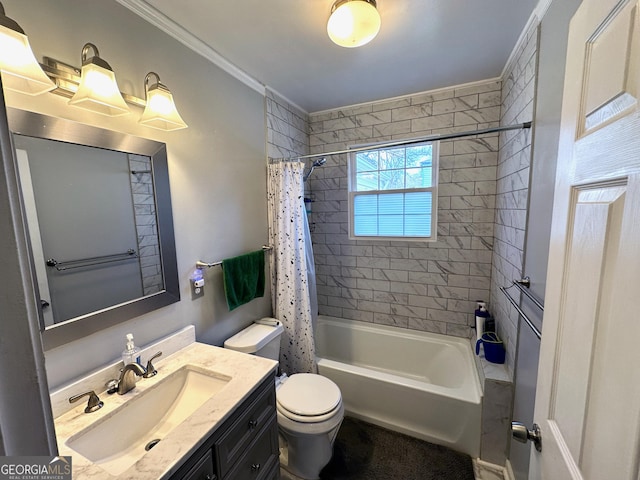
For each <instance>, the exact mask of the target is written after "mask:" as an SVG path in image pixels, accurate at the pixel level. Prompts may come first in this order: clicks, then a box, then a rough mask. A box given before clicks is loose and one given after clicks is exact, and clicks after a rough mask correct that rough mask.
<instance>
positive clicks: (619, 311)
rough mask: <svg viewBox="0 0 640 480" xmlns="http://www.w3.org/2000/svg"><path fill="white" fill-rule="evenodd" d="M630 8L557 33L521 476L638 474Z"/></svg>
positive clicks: (635, 75)
mask: <svg viewBox="0 0 640 480" xmlns="http://www.w3.org/2000/svg"><path fill="white" fill-rule="evenodd" d="M639 6H640V0H622V1H620V0H584V1H583V3H582V5H581V7H580V8H579V10H578V11H577V13H576V15H575V17H574V18H573V20H572V22H571V26H570V30H569V45H568V53H567V68H566V77H565V90H564V92H565V93H564V102H563V108H562V122H561V134H560V148H559V157H558V174H557V181H556V193H555V201H554V211H553V222H552V228H551V245H550V252H549V270H548V276H547V291H546V295H545V300H546V306H545V317H544V326H543V332H542V344H541V352H540V367H539V372H538V384H537V393H536V408H535V414H534V421H535V423H537V424H538V425H539V427H540V430H541V437H542V451H541V452H537V451H535V450H534V449H532V454H531V467H530V478H531V479H545V480H562V479H588V480H609V479H611V480H625V479H634V480H638V478H639V461H640V456H639V448H640V111H639V108H638V94H639V91H638V81H639V79H640V68H639V62H640V48H638V47H639V42H640V39H639V38H638V37H639V35H640V28H639V20H638V10H639V8H638V7H639Z"/></svg>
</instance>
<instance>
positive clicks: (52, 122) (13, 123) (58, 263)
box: [7, 108, 180, 349]
mask: <svg viewBox="0 0 640 480" xmlns="http://www.w3.org/2000/svg"><path fill="white" fill-rule="evenodd" d="M7 116H8V119H9V127H10V129H11V131H12V133H13V142H14V147H15V154H16V155H15V158H16V162H17V164H18V171H19V174H20V183H21V188H22V199H23V208H24V211H25V215H26V220H27V225H28V228H29V238H30V241H31V250H32V258H33V266H32V267H33V269H34V270H35V272H36V277H37V282H38V291H39V293H40V299H41V300H40V301H41V305H42V315H41V317H40V318H41V329H42V339H43V345H44V348H45V349H51V348H55V347H57V346H60V345H63V344H65V343H68V342H70V341H73V340H76V339H79V338H82V337H84V336H87V335H90V334H92V333H95V332H97V331H99V330H102V329H104V328H108V327H110V326H112V325H115V324H117V323H120V322H123V321H125V320H129V319H131V318H133V317H137V316H139V315H142V314H144V313H147V312H149V311H152V310H155V309H157V308H161V307H164V306H166V305H169V304H171V303H174V302H177V301H179V300H180V291H179V284H178V273H177V264H176V253H175V240H174V232H173V219H172V215H171V195H170V191H169V175H168V169H167V150H166V146H165V145H164V144H163V143H160V142H155V141H152V140H148V139H143V138H138V137H133V136H131V135H126V134H122V133H117V132H113V131H109V130H104V129H101V128H97V127H91V126H88V125H83V124H79V123H75V122H72V121H69V120H64V119H60V118H54V117H48V116H45V115H41V114H36V113H32V112H25V111H22V110H17V109H11V108H9V109H7Z"/></svg>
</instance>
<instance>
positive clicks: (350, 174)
mask: <svg viewBox="0 0 640 480" xmlns="http://www.w3.org/2000/svg"><path fill="white" fill-rule="evenodd" d="M387 144H388V142H380V143H378V144H367V145H357V146H356V145H352V146H351V147H349V148H353V149H358V150H357V151H353V152H350V153H348V154H347V184H348V197H347V204H348V215H349V217H348V227H349V240H378V241H386V242H389V241H393V242H435V241H437V236H438V232H437V230H438V181H439V178H438V177H439V175H438V173H439V165H440V142H439V141H438V140H433V141H424V142H420V141H416V142H415V144H413V145H394V146H389V147H385V146H384V145H387ZM376 145H380V148H376ZM416 145H431V148H432V150H431V169H432V182H431V183H432V185H431V187H420V188H403V189H394V190H364V191H360V192H358V191H357V190H356V181H357V180H356V168H357V162H356V156H357V154H358V153H360V152H362V150H360V149H361V148H363V147H370V148H368V149H367V150H391V149H397V148H408V147H410V146H416ZM405 170H406V166H405ZM378 171H380V170H378ZM412 192H431V194H432V197H431V235H430V236H428V237H424V236H395V235H394V236H390V235H356V234H355V232H354V230H355V218H354V216H355V208H354V202H355V198H356V197H358V196H361V195H380V194H393V193H396V194H397V193H412ZM403 217H404V214H403Z"/></svg>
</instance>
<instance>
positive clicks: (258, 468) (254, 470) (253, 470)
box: [251, 463, 260, 472]
mask: <svg viewBox="0 0 640 480" xmlns="http://www.w3.org/2000/svg"><path fill="white" fill-rule="evenodd" d="M258 470H260V464H259V463H254V464H253V465H251V471H252V472H257V471H258Z"/></svg>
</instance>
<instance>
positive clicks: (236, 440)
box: [214, 380, 277, 477]
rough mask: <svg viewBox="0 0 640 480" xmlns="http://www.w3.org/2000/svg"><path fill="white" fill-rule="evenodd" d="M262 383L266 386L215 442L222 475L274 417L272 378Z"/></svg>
mask: <svg viewBox="0 0 640 480" xmlns="http://www.w3.org/2000/svg"><path fill="white" fill-rule="evenodd" d="M263 385H264V387H266V388H264V389H263V390H262V392H260V393H258V397H257V398H256V400H255V401H254V402H253V403H251V404H250V405H249V407H248V408H247V409H246V410H245V411H244V412H241V413H240V414H239V416H238V418H237V419H236V420H232V422H233V423H232V426H231V428H229V429H228V430H227V431H226V432H225V433H224V434H223V435H222V436H221V437H220V438H218V440H216V442H215V445H214V449H215V451H216V460H217V464H218V468H219V469H220V474H221V475H222V476H223V477H224V476H225V475H226V473H227V471H228V470H229V468H231V466H232V465H233V464H234V462H235V461H236V460H237V459H238V458H240V456H241V455H242V454H243V453H244V452H246V451H247V448H248V447H249V445H250V444H251V442H252V441H253V440H254V439H255V438H256V436H257V434H258V433H259V432H260V431H261V430H263V427H265V425H267V423H268V422H270V421H271V420H272V418H271V417H274V418H275V402H276V392H275V388H274V384H273V380H269V381H268V382H267V383H266V384H263ZM241 408H242V407H241ZM276 443H277V439H276Z"/></svg>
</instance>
